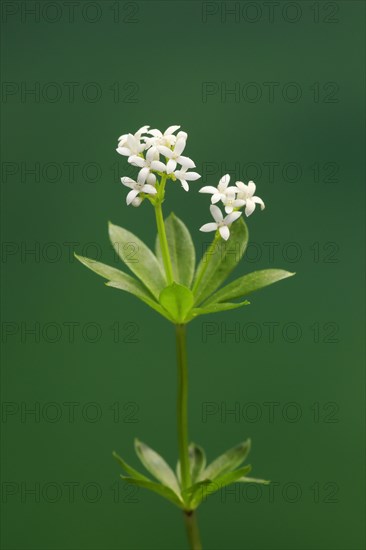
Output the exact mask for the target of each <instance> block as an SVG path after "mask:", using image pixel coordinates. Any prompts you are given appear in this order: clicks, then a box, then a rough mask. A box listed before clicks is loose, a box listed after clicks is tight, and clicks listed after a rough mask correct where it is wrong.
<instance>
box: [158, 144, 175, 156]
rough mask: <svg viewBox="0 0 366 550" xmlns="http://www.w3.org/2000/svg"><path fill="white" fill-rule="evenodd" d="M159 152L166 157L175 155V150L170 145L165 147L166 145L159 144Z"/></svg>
mask: <svg viewBox="0 0 366 550" xmlns="http://www.w3.org/2000/svg"><path fill="white" fill-rule="evenodd" d="M158 149H159V153H161V154H162V155H164V157H167V158H168V159H171V158H172V156H173V151H172V150H171V149H169V147H165V145H158Z"/></svg>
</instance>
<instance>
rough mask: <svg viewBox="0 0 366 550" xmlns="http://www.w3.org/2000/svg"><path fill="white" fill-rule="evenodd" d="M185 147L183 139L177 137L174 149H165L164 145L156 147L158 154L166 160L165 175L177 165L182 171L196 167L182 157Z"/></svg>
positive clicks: (186, 158)
mask: <svg viewBox="0 0 366 550" xmlns="http://www.w3.org/2000/svg"><path fill="white" fill-rule="evenodd" d="M185 146H186V140H185V139H184V137H179V138H178V139H177V141H176V142H175V145H174V149H170V148H169V147H165V145H158V149H159V152H160V153H161V154H162V155H164V156H165V157H166V158H168V159H169V160H168V163H167V165H166V173H167V174H171V173H172V172H174V170H175V169H176V167H177V163H178V162H179V164H181V166H182V168H183V170H187V169H188V168H194V167H195V166H196V165H195V163H194V162H193V160H192V159H190V158H189V157H184V156H182V153H183V151H184V148H185Z"/></svg>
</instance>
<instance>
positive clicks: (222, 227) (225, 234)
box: [200, 204, 242, 241]
mask: <svg viewBox="0 0 366 550" xmlns="http://www.w3.org/2000/svg"><path fill="white" fill-rule="evenodd" d="M210 211H211V214H212V217H213V219H214V220H215V222H211V223H206V224H205V225H203V226H202V227H201V228H200V231H204V232H205V233H207V232H210V231H216V230H217V229H218V230H219V232H220V235H221V237H222V238H223V239H224V240H225V241H227V240H228V238H229V237H230V229H229V227H228V226H229V225H230V224H232V223H233V222H235V220H237V219H238V218H240V216H241V215H242V212H231V214H229V215H228V216H225V218H224V216H223V214H222V212H221V210H220V208H219V207H218V206H215V205H214V204H211V206H210Z"/></svg>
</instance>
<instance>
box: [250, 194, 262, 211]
mask: <svg viewBox="0 0 366 550" xmlns="http://www.w3.org/2000/svg"><path fill="white" fill-rule="evenodd" d="M252 201H253V202H256V203H257V204H260V206H261V210H264V209H265V204H264V202H263V201H262V199H260V198H259V197H253V198H252Z"/></svg>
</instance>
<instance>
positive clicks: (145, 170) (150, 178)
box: [128, 147, 166, 185]
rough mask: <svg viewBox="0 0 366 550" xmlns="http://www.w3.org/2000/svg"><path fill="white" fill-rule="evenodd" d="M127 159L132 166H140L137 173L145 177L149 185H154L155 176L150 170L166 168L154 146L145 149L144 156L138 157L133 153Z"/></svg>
mask: <svg viewBox="0 0 366 550" xmlns="http://www.w3.org/2000/svg"><path fill="white" fill-rule="evenodd" d="M128 161H129V162H130V164H132V165H133V166H138V167H139V168H141V170H140V172H139V175H141V177H145V178H146V179H147V183H150V184H151V185H154V184H155V182H156V176H155V174H152V173H151V172H152V171H153V170H155V171H156V172H165V170H166V166H165V164H164V163H163V162H160V160H159V151H158V150H157V149H156V147H151V148H150V149H149V150H148V151H147V153H146V158H144V157H140V156H139V155H133V156H132V157H130V158H129V159H128ZM145 174H146V176H145Z"/></svg>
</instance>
